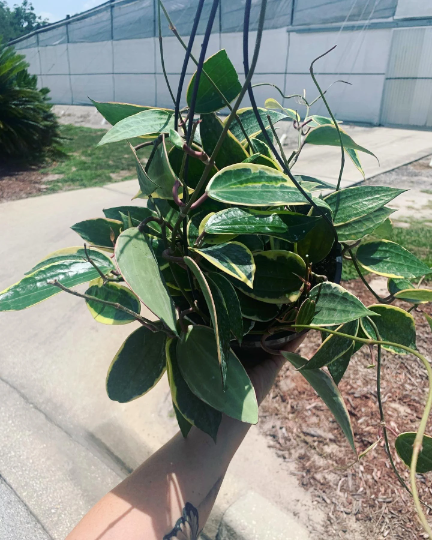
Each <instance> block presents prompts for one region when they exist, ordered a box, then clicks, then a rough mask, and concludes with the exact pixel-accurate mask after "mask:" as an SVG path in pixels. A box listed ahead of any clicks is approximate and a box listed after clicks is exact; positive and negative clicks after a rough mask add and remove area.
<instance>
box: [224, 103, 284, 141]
mask: <svg viewBox="0 0 432 540" xmlns="http://www.w3.org/2000/svg"><path fill="white" fill-rule="evenodd" d="M258 113H259V115H260V117H261V120H262V121H263V124H264V126H266V127H267V130H268V131H270V125H269V122H268V118H267V116H268V115H269V116H270V118H271V121H272V124H276V123H277V122H279V121H280V120H282V119H283V118H286V116H285V114H283V113H281V112H276V111H267V110H266V109H263V108H261V107H258ZM237 117H238V118H239V120H240V121H241V123H242V125H243V128H244V130H245V131H246V133H247V134H248V136H249V138H250V137H254V136H255V137H256V136H258V135H259V134H260V133H261V128H260V126H259V124H258V120H257V119H256V116H255V112H254V110H253V108H252V107H245V108H243V109H239V110H238V111H237ZM225 122H226V120H225ZM230 131H231V133H232V134H233V135H234V137H236V138H237V139H238V140H239V141H240V142H243V141H245V140H246V138H245V136H244V133H243V131H242V129H241V127H240V125H239V123H238V122H237V120H236V119H234V120H233V121H232V122H231V125H230ZM269 135H270V137H271V136H272V135H271V132H270V133H269Z"/></svg>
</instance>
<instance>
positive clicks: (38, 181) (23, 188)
mask: <svg viewBox="0 0 432 540" xmlns="http://www.w3.org/2000/svg"><path fill="white" fill-rule="evenodd" d="M46 176H47V175H46V174H42V173H41V172H40V167H19V166H16V167H15V166H13V165H10V166H8V167H6V166H0V202H6V201H15V200H17V199H24V198H26V197H31V196H32V195H36V194H38V193H41V192H43V191H44V190H45V186H44V179H45V178H46Z"/></svg>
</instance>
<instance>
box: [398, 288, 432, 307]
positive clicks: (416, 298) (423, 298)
mask: <svg viewBox="0 0 432 540" xmlns="http://www.w3.org/2000/svg"><path fill="white" fill-rule="evenodd" d="M394 296H395V298H398V299H399V300H403V301H404V302H411V303H412V304H425V303H426V302H432V289H408V290H406V291H399V292H398V293H396V294H395V295H394Z"/></svg>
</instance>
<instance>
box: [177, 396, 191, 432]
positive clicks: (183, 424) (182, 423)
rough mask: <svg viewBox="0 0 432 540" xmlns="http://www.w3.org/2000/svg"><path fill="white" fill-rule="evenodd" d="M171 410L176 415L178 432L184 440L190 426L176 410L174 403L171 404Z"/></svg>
mask: <svg viewBox="0 0 432 540" xmlns="http://www.w3.org/2000/svg"><path fill="white" fill-rule="evenodd" d="M173 409H174V412H175V415H176V419H177V424H178V427H179V428H180V432H181V434H182V435H183V437H184V438H185V439H186V438H187V436H188V435H189V431H190V430H191V429H192V424H191V423H190V422H188V421H187V420H186V418H185V417H184V416H183V415H182V413H181V412H180V411H179V410H178V409H177V407H176V406H175V404H174V403H173Z"/></svg>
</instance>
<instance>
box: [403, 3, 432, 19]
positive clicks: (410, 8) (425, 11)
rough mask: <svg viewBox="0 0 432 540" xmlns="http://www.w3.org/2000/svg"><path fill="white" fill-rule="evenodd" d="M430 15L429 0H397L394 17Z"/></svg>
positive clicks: (431, 5) (431, 6) (431, 13)
mask: <svg viewBox="0 0 432 540" xmlns="http://www.w3.org/2000/svg"><path fill="white" fill-rule="evenodd" d="M409 17H432V2H431V0H399V2H398V5H397V9H396V14H395V18H396V19H403V18H409Z"/></svg>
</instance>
